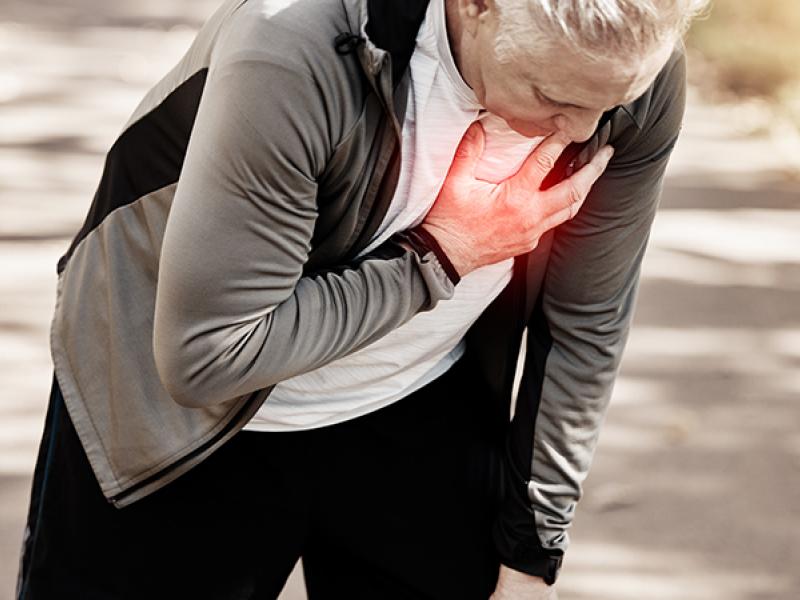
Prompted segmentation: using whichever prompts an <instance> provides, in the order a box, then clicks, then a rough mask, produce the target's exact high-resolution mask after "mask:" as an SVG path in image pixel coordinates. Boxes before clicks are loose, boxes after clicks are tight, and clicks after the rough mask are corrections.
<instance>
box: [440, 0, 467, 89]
mask: <svg viewBox="0 0 800 600" xmlns="http://www.w3.org/2000/svg"><path fill="white" fill-rule="evenodd" d="M444 15H445V21H446V24H447V42H448V43H449V44H450V52H452V54H453V60H454V61H455V63H456V68H457V69H458V72H459V73H461V77H463V78H464V81H466V82H467V85H469V80H468V79H467V75H466V73H465V72H464V67H463V60H462V56H461V39H462V37H463V35H464V30H463V27H462V26H461V17H460V15H459V14H458V0H444ZM470 87H471V86H470Z"/></svg>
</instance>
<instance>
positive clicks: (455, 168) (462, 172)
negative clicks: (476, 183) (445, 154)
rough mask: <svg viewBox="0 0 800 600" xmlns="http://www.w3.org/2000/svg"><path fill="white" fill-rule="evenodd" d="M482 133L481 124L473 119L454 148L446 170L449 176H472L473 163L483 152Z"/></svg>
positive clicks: (475, 162)
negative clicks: (453, 153) (450, 162)
mask: <svg viewBox="0 0 800 600" xmlns="http://www.w3.org/2000/svg"><path fill="white" fill-rule="evenodd" d="M483 144H484V133H483V126H482V125H481V124H480V122H479V121H474V122H473V123H472V125H470V126H469V128H468V129H467V131H466V133H464V137H462V138H461V141H460V142H459V144H458V148H456V153H455V156H453V163H452V164H451V165H450V170H449V171H448V174H447V176H448V178H449V177H465V178H466V177H472V176H473V173H474V171H475V165H476V164H477V163H478V160H479V159H480V157H481V154H483Z"/></svg>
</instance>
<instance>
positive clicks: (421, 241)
mask: <svg viewBox="0 0 800 600" xmlns="http://www.w3.org/2000/svg"><path fill="white" fill-rule="evenodd" d="M392 239H393V241H400V240H402V241H403V242H405V243H407V244H408V245H409V246H411V247H412V248H413V249H414V252H416V253H417V255H418V256H420V257H422V256H425V255H426V254H428V252H433V254H434V255H435V256H436V259H437V260H438V261H439V264H440V265H442V268H443V269H444V272H445V273H447V277H448V279H450V281H452V282H453V285H457V284H458V282H459V281H461V276H460V275H459V274H458V271H457V270H456V268H455V267H454V266H453V263H452V262H450V258H448V256H447V254H445V252H444V250H443V249H442V247H441V246H440V245H439V242H437V241H436V238H435V237H433V235H431V234H430V232H428V231H427V230H426V229H425V228H423V227H422V225H417V226H416V227H414V228H412V229H406V230H405V231H398V232H397V233H395V234H394V235H393V236H392Z"/></svg>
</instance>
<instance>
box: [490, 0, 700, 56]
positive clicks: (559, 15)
mask: <svg viewBox="0 0 800 600" xmlns="http://www.w3.org/2000/svg"><path fill="white" fill-rule="evenodd" d="M708 2H709V0H494V4H495V6H496V9H497V12H498V19H499V23H498V28H497V36H496V38H495V52H496V53H497V57H498V60H500V61H503V62H505V61H507V60H511V59H512V58H513V57H519V56H520V53H523V55H524V54H527V53H533V52H534V51H535V48H536V46H537V44H541V43H542V42H544V43H549V44H553V43H558V42H561V43H566V44H567V45H568V46H569V47H572V48H573V49H575V50H578V51H580V52H582V53H587V54H589V55H590V56H591V55H594V54H598V53H599V54H600V55H603V56H606V57H614V58H624V57H626V56H637V55H639V56H642V55H644V54H646V53H648V52H649V51H652V50H653V49H654V48H656V47H658V46H660V45H661V44H662V43H665V42H666V41H667V40H670V39H671V40H673V41H677V40H678V38H680V37H681V36H682V35H683V34H684V33H685V32H686V30H687V29H688V28H689V24H690V23H691V20H692V19H693V18H694V17H696V16H698V15H699V14H701V13H702V12H703V11H704V10H705V8H706V7H707V5H708Z"/></svg>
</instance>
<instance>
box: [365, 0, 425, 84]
mask: <svg viewBox="0 0 800 600" xmlns="http://www.w3.org/2000/svg"><path fill="white" fill-rule="evenodd" d="M427 9H428V0H403V2H386V0H368V2H367V11H368V14H369V19H368V20H367V27H366V32H367V35H368V36H369V37H370V39H371V40H372V42H373V43H374V44H375V45H376V46H377V47H378V48H382V49H384V50H386V51H388V52H389V54H391V55H392V82H393V84H394V85H396V84H397V82H398V81H400V77H402V75H403V73H405V70H406V67H407V66H408V63H409V61H410V60H411V54H412V53H413V52H414V47H415V46H416V42H417V31H419V27H420V25H421V24H422V21H423V19H424V18H425V11H426V10H427Z"/></svg>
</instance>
